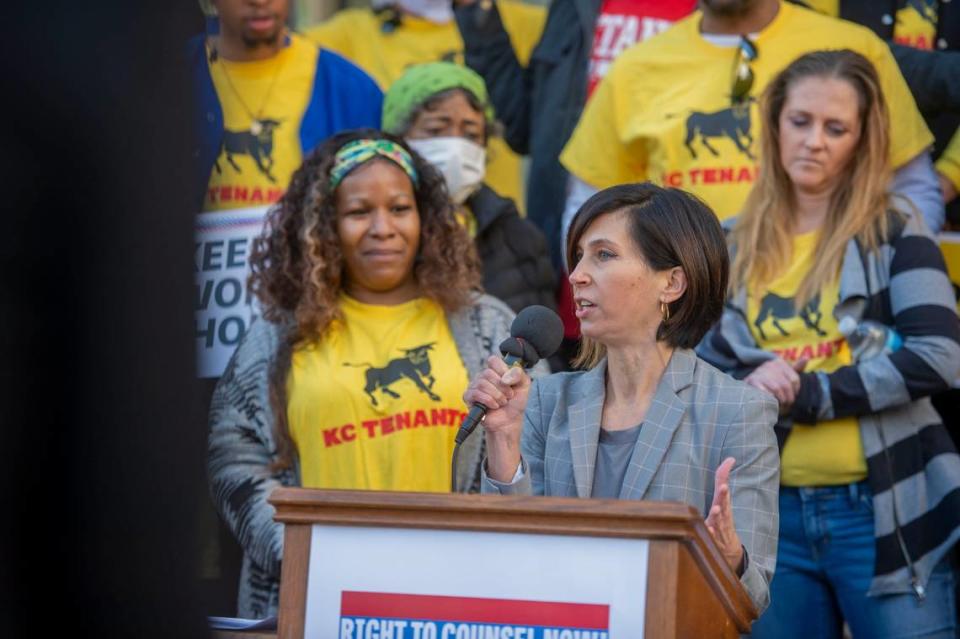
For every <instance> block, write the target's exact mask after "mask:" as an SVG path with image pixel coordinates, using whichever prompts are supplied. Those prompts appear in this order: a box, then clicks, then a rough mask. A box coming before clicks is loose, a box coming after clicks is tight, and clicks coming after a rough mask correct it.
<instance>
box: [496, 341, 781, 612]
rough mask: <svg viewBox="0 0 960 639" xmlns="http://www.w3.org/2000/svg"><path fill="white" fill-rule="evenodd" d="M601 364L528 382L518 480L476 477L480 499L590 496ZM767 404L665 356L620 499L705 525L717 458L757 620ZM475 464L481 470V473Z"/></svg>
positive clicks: (771, 538) (765, 509) (770, 561)
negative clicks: (484, 495)
mask: <svg viewBox="0 0 960 639" xmlns="http://www.w3.org/2000/svg"><path fill="white" fill-rule="evenodd" d="M606 370H607V366H606V361H603V362H601V363H600V364H598V365H597V366H596V367H594V368H593V369H591V370H589V371H586V372H574V373H559V374H555V375H550V376H548V377H543V378H540V379H537V380H534V382H533V385H532V387H531V389H530V397H529V400H528V402H527V409H526V411H525V413H524V423H523V436H522V439H521V447H520V450H521V454H522V460H523V461H522V465H523V468H522V470H523V476H522V477H520V478H519V479H517V480H516V481H515V482H514V483H512V484H501V483H500V482H494V481H492V480H491V479H490V478H489V477H487V475H486V472H485V471H484V474H483V486H482V488H483V491H484V492H490V493H497V492H499V493H501V494H534V495H547V496H558V497H573V496H577V497H584V498H586V497H590V495H591V493H592V491H593V483H594V472H595V465H596V458H597V446H598V442H599V438H600V418H601V415H602V412H603V401H604V395H605V388H606V385H605V380H606ZM776 421H777V402H776V400H775V399H774V398H773V397H772V396H770V395H768V394H766V393H763V392H761V391H758V390H756V389H754V388H752V387H750V386H748V385H747V384H745V383H743V382H740V381H737V380H735V379H733V378H732V377H729V376H728V375H726V374H724V373H721V372H720V371H719V370H717V369H716V368H714V367H713V366H711V365H710V364H707V363H706V362H704V361H703V360H701V359H699V358H698V357H697V356H696V354H695V353H694V352H693V351H691V350H686V349H677V350H675V351H674V353H673V356H672V357H671V358H670V362H669V363H668V364H667V368H666V370H665V371H664V373H663V377H662V378H661V380H660V383H659V384H658V386H657V390H656V393H655V394H654V397H653V401H652V402H651V404H650V408H649V410H648V411H647V414H646V416H645V417H644V420H643V426H642V428H641V429H640V434H639V436H638V437H637V442H636V444H635V446H634V449H633V456H632V457H631V459H630V464H629V467H628V468H627V472H626V476H625V477H624V479H623V487H622V488H621V490H620V499H647V500H656V501H678V502H683V503H686V504H690V505H691V506H693V507H694V508H696V509H697V510H698V511H700V514H701V515H703V516H704V517H706V515H707V511H708V510H709V508H710V505H711V503H712V502H713V483H714V473H715V471H716V469H717V467H718V466H719V465H720V462H721V461H723V460H724V459H725V458H726V457H734V458H735V459H736V460H737V462H736V465H735V466H734V468H733V471H732V472H731V473H730V490H731V493H732V496H733V516H734V523H735V525H736V528H737V533H738V534H739V536H740V541H741V542H742V543H743V546H744V548H745V549H746V551H747V555H748V557H749V561H748V564H747V569H746V570H745V571H744V574H743V576H742V577H741V578H740V582H741V583H742V584H743V586H744V588H745V589H746V590H747V593H748V594H749V595H750V598H751V599H752V600H753V602H754V604H756V606H757V609H758V610H760V611H761V612H762V611H763V610H764V609H765V608H766V607H767V605H768V603H769V601H770V580H771V579H772V578H773V570H774V567H775V565H776V556H777V533H778V526H779V511H778V507H777V498H778V494H779V483H780V457H779V453H778V451H777V440H776V436H775V435H774V431H773V426H774V424H775V423H776ZM485 466H486V465H485V464H484V468H485Z"/></svg>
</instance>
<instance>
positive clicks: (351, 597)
mask: <svg viewBox="0 0 960 639" xmlns="http://www.w3.org/2000/svg"><path fill="white" fill-rule="evenodd" d="M340 614H341V616H344V617H380V618H385V619H421V620H425V621H459V622H472V623H491V624H493V623H496V624H510V625H516V626H547V627H559V628H580V629H583V630H607V628H608V625H609V623H610V622H609V619H610V606H607V605H603V604H580V603H558V602H552V601H523V600H519V599H480V598H477V597H443V596H436V595H400V594H394V593H385V592H353V591H344V592H342V593H341V595H340Z"/></svg>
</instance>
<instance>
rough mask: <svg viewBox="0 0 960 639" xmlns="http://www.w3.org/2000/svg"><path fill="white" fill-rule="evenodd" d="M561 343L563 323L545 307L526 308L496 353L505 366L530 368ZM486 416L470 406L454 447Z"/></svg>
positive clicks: (482, 410) (479, 407)
mask: <svg viewBox="0 0 960 639" xmlns="http://www.w3.org/2000/svg"><path fill="white" fill-rule="evenodd" d="M562 340H563V322H561V321H560V316H559V315H557V314H556V313H554V312H553V311H551V310H550V309H549V308H547V307H546V306H528V307H526V308H525V309H523V310H522V311H520V313H519V314H518V315H517V317H516V318H515V319H514V320H513V324H511V325H510V337H508V338H507V339H505V340H503V342H502V343H501V344H500V353H501V354H502V355H503V360H504V361H505V362H506V363H507V366H511V367H513V366H520V367H522V368H531V367H533V366H534V365H535V364H536V363H537V362H539V361H540V360H541V359H543V358H545V357H550V356H551V355H553V354H554V353H555V352H556V351H557V349H558V348H560V342H561V341H562ZM486 414H487V407H486V406H484V405H483V404H474V405H473V406H471V407H470V411H469V412H468V413H467V416H466V417H465V418H464V419H463V423H461V424H460V431H459V432H457V444H458V445H459V444H462V443H463V442H464V440H465V439H466V438H467V437H469V436H470V433H472V432H473V431H474V429H475V428H476V427H477V425H478V424H480V422H482V421H483V418H484V417H485V416H486Z"/></svg>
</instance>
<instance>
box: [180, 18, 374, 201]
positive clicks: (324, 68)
mask: <svg viewBox="0 0 960 639" xmlns="http://www.w3.org/2000/svg"><path fill="white" fill-rule="evenodd" d="M206 56H207V51H206V47H205V46H204V37H203V36H197V37H196V38H193V39H192V40H190V44H189V60H190V64H191V66H192V78H191V79H192V83H193V87H192V88H193V96H194V122H193V124H194V132H193V133H194V138H193V139H194V140H195V143H194V150H193V161H194V164H195V170H194V175H195V182H196V183H195V184H194V185H193V187H194V193H195V195H196V202H197V203H198V204H199V203H201V202H203V194H204V192H205V190H206V188H207V184H208V183H209V181H210V171H211V170H213V164H214V162H215V161H216V159H217V155H218V154H219V153H220V141H221V139H222V138H223V111H222V110H221V108H220V100H219V99H218V98H217V91H216V89H215V88H214V86H213V78H211V77H210V69H209V67H208V66H207V59H206ZM382 104H383V92H382V91H380V88H379V87H378V86H377V84H376V83H375V82H374V81H373V80H372V79H371V78H370V76H368V75H367V74H366V73H364V72H363V71H361V70H360V68H359V67H357V66H355V65H354V64H352V63H350V62H348V61H347V60H345V59H344V58H342V57H340V56H339V55H337V54H335V53H333V52H331V51H327V50H325V49H321V50H320V53H319V55H318V56H317V74H316V77H315V79H314V84H313V94H312V95H311V97H310V102H309V103H308V105H307V109H306V110H305V111H304V113H303V119H302V120H301V121H300V148H301V150H302V151H303V154H304V155H306V154H307V153H308V152H310V151H311V150H313V149H314V148H315V147H316V146H317V145H318V144H319V143H320V142H322V141H323V140H325V139H326V138H328V137H330V136H331V135H333V134H334V133H337V132H339V131H343V130H345V129H356V128H359V127H372V128H374V129H379V128H380V112H381V108H382Z"/></svg>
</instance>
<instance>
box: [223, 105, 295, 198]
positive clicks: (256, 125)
mask: <svg viewBox="0 0 960 639" xmlns="http://www.w3.org/2000/svg"><path fill="white" fill-rule="evenodd" d="M280 122H281V121H280V120H271V119H264V120H254V121H253V123H252V124H251V125H250V128H249V129H247V130H245V131H230V130H229V129H228V130H225V131H224V132H223V139H222V140H221V141H220V153H219V154H218V156H217V160H216V162H214V167H216V169H217V173H223V171H222V170H221V168H220V156H221V155H226V159H227V162H229V163H230V166H232V167H233V168H234V170H235V171H236V172H237V173H243V171H242V170H241V169H240V165H238V164H237V163H236V161H235V160H234V159H233V156H235V155H249V156H250V157H251V158H252V159H253V161H254V163H255V164H256V165H257V170H259V171H260V172H261V173H262V174H263V175H265V176H266V177H267V179H268V180H270V181H271V182H272V183H274V184H276V182H277V178H275V177H274V176H273V173H271V170H272V169H273V132H274V131H276V130H277V127H279V126H280Z"/></svg>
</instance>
